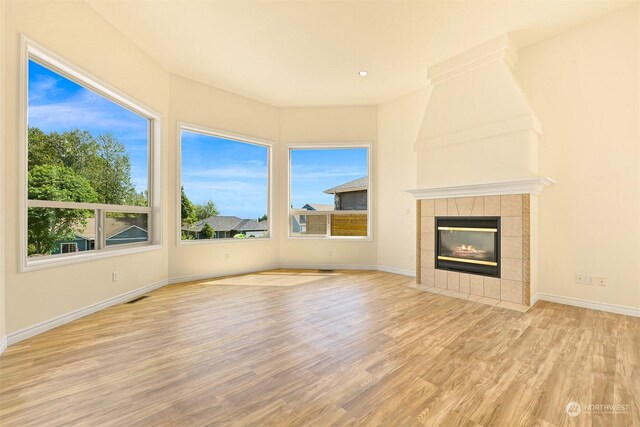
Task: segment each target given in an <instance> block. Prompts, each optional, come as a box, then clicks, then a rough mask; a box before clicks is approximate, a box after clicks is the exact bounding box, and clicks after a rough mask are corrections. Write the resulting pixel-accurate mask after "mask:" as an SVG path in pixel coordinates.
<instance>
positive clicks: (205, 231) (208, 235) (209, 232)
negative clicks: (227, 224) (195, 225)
mask: <svg viewBox="0 0 640 427" xmlns="http://www.w3.org/2000/svg"><path fill="white" fill-rule="evenodd" d="M214 234H215V233H214V230H213V227H212V226H210V225H209V224H205V225H204V226H203V227H202V230H200V235H201V236H202V238H203V239H213V235H214Z"/></svg>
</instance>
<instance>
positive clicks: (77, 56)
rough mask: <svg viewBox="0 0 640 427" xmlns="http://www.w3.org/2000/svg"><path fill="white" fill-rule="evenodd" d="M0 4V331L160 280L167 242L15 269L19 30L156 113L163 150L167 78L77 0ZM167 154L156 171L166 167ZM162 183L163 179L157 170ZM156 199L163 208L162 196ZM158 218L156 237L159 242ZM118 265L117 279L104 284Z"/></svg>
mask: <svg viewBox="0 0 640 427" xmlns="http://www.w3.org/2000/svg"><path fill="white" fill-rule="evenodd" d="M3 3H4V5H5V7H6V19H5V22H4V23H5V26H4V27H3V31H4V35H5V37H6V40H5V42H6V44H5V56H4V58H5V64H4V72H5V78H6V82H7V84H6V87H5V94H4V100H5V105H6V106H7V108H6V110H5V115H4V118H5V125H6V127H5V129H4V131H5V137H6V141H12V143H11V144H6V150H5V153H6V157H4V158H3V162H4V165H3V166H4V168H3V171H4V177H5V180H6V185H5V201H6V205H5V209H4V210H3V212H4V213H5V216H4V218H3V219H4V223H5V227H6V234H5V238H4V239H3V242H4V244H5V248H6V254H5V255H6V256H5V261H6V266H5V268H6V275H5V278H6V304H5V305H6V321H7V323H6V329H7V332H8V333H11V332H15V331H17V330H20V329H22V328H25V327H29V326H32V325H34V324H36V323H38V322H42V321H46V320H49V319H52V318H54V317H56V316H60V315H64V314H67V313H69V312H72V311H74V310H78V309H80V308H83V307H86V306H89V305H91V304H95V303H97V302H100V301H103V300H106V299H108V298H111V297H114V296H116V295H119V294H122V293H125V292H128V291H131V290H133V289H136V288H139V287H141V286H144V285H149V284H152V283H155V282H159V281H163V280H166V278H167V271H168V268H167V265H168V250H167V245H165V247H164V248H163V249H162V250H156V251H152V252H146V253H142V254H137V255H127V256H120V257H114V258H108V259H103V260H99V261H93V262H85V263H79V264H74V265H69V266H60V267H55V268H48V269H45V270H38V271H33V272H28V273H19V269H18V266H19V262H20V259H19V251H18V248H20V244H19V235H20V233H21V230H20V229H19V228H20V227H18V226H17V224H18V223H19V221H18V219H19V210H20V207H19V201H20V199H21V196H20V195H19V192H18V191H19V190H18V185H19V182H18V177H19V172H18V164H19V149H20V146H19V144H18V140H19V139H18V135H19V131H18V130H19V118H18V111H19V108H18V106H19V105H20V100H19V86H20V85H19V82H20V79H19V75H18V70H19V61H20V53H19V46H20V42H19V35H20V33H24V34H26V35H27V36H28V37H30V38H31V39H33V40H34V41H36V42H38V43H40V44H42V45H43V46H45V47H47V48H49V49H51V50H53V51H54V52H56V53H57V54H58V55H60V56H62V57H64V58H66V59H67V60H69V61H71V62H72V63H74V64H76V65H77V66H79V67H81V68H83V69H85V70H86V71H88V72H89V73H91V74H93V75H95V76H96V77H98V78H99V79H101V80H104V81H106V82H108V83H109V84H110V85H111V86H113V87H115V88H117V89H119V90H120V91H122V92H124V93H126V94H127V95H129V96H131V97H133V98H135V99H137V100H138V101H140V102H142V103H143V104H145V105H148V106H149V107H151V108H153V109H155V110H156V111H159V112H160V113H161V114H163V116H164V117H163V118H164V121H163V128H162V133H163V135H162V145H163V146H162V150H163V152H165V153H166V150H167V143H168V138H167V130H168V121H167V116H168V114H167V113H168V100H169V79H168V75H167V73H166V72H165V71H163V70H162V69H161V68H160V67H159V66H158V65H157V64H156V63H155V62H153V61H152V60H150V59H149V58H148V57H147V56H146V55H145V54H144V52H142V51H140V50H139V49H138V48H137V47H136V46H135V45H133V44H132V43H131V42H130V41H129V40H127V39H126V38H124V36H122V34H121V33H119V32H118V31H116V30H115V29H114V28H113V27H112V26H111V25H109V24H108V23H106V21H105V20H104V19H103V18H101V17H100V16H99V15H98V14H97V13H96V12H95V11H94V10H93V9H91V8H90V7H89V6H87V5H86V4H84V3H82V2H40V1H34V2H30V1H21V2H3ZM167 164H168V163H167V156H166V155H165V156H164V157H163V169H164V170H166V169H167ZM163 178H164V179H163V186H164V187H165V188H166V186H167V184H168V177H167V174H164V175H163ZM163 200H164V211H165V212H167V209H168V206H169V204H168V199H167V197H164V198H163ZM166 225H168V223H167V222H166V221H165V227H164V230H163V231H164V238H165V242H166V240H167V231H168V229H167V227H166ZM113 271H118V273H119V281H118V282H117V283H112V282H111V273H112V272H113Z"/></svg>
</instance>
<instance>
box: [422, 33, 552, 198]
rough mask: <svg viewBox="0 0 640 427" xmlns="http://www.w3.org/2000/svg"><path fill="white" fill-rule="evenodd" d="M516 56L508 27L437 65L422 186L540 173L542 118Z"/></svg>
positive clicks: (432, 77) (433, 72)
mask: <svg viewBox="0 0 640 427" xmlns="http://www.w3.org/2000/svg"><path fill="white" fill-rule="evenodd" d="M516 58H517V57H516V52H515V50H514V49H513V48H512V44H511V42H510V39H509V37H508V35H504V36H501V37H498V38H496V39H493V40H491V41H489V42H487V43H485V44H483V45H481V46H478V47H476V48H473V49H471V50H469V51H467V52H465V53H463V54H461V55H458V56H456V57H453V58H451V59H449V60H447V61H445V62H443V63H440V64H437V65H435V66H433V67H431V68H429V70H428V76H429V78H430V80H431V83H432V90H431V95H430V98H429V102H428V104H427V108H426V111H425V116H424V119H423V123H422V126H421V128H420V132H419V133H418V139H417V142H416V144H415V149H416V151H417V152H418V182H417V184H418V187H431V186H435V185H453V184H472V183H476V182H487V181H494V180H496V181H497V180H509V179H520V178H528V177H534V176H537V174H538V136H539V134H540V123H539V121H538V119H537V117H536V115H535V113H534V112H533V110H532V109H531V107H530V106H529V103H528V102H527V99H526V97H525V95H524V93H523V92H522V90H521V89H520V86H519V85H518V82H517V81H516V79H515V77H514V76H513V73H512V70H511V67H513V66H515V64H516Z"/></svg>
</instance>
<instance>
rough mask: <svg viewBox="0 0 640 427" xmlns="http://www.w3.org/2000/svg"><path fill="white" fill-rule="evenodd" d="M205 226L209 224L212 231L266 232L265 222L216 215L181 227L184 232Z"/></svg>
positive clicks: (198, 229)
mask: <svg viewBox="0 0 640 427" xmlns="http://www.w3.org/2000/svg"><path fill="white" fill-rule="evenodd" d="M205 224H209V225H210V226H211V228H213V230H214V231H233V230H235V231H266V230H267V222H266V221H260V222H258V221H254V220H252V219H242V218H238V217H237V216H225V215H216V216H210V217H209V218H205V219H202V220H200V221H197V222H195V223H193V225H189V226H185V227H182V229H183V230H184V231H201V230H202V227H204V225H205Z"/></svg>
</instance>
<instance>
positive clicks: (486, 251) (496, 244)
mask: <svg viewBox="0 0 640 427" xmlns="http://www.w3.org/2000/svg"><path fill="white" fill-rule="evenodd" d="M435 220H436V242H435V243H436V251H435V255H436V259H435V267H436V269H441V270H451V271H458V272H463V273H470V274H478V275H483V276H490V277H500V218H499V217H436V218H435Z"/></svg>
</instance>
